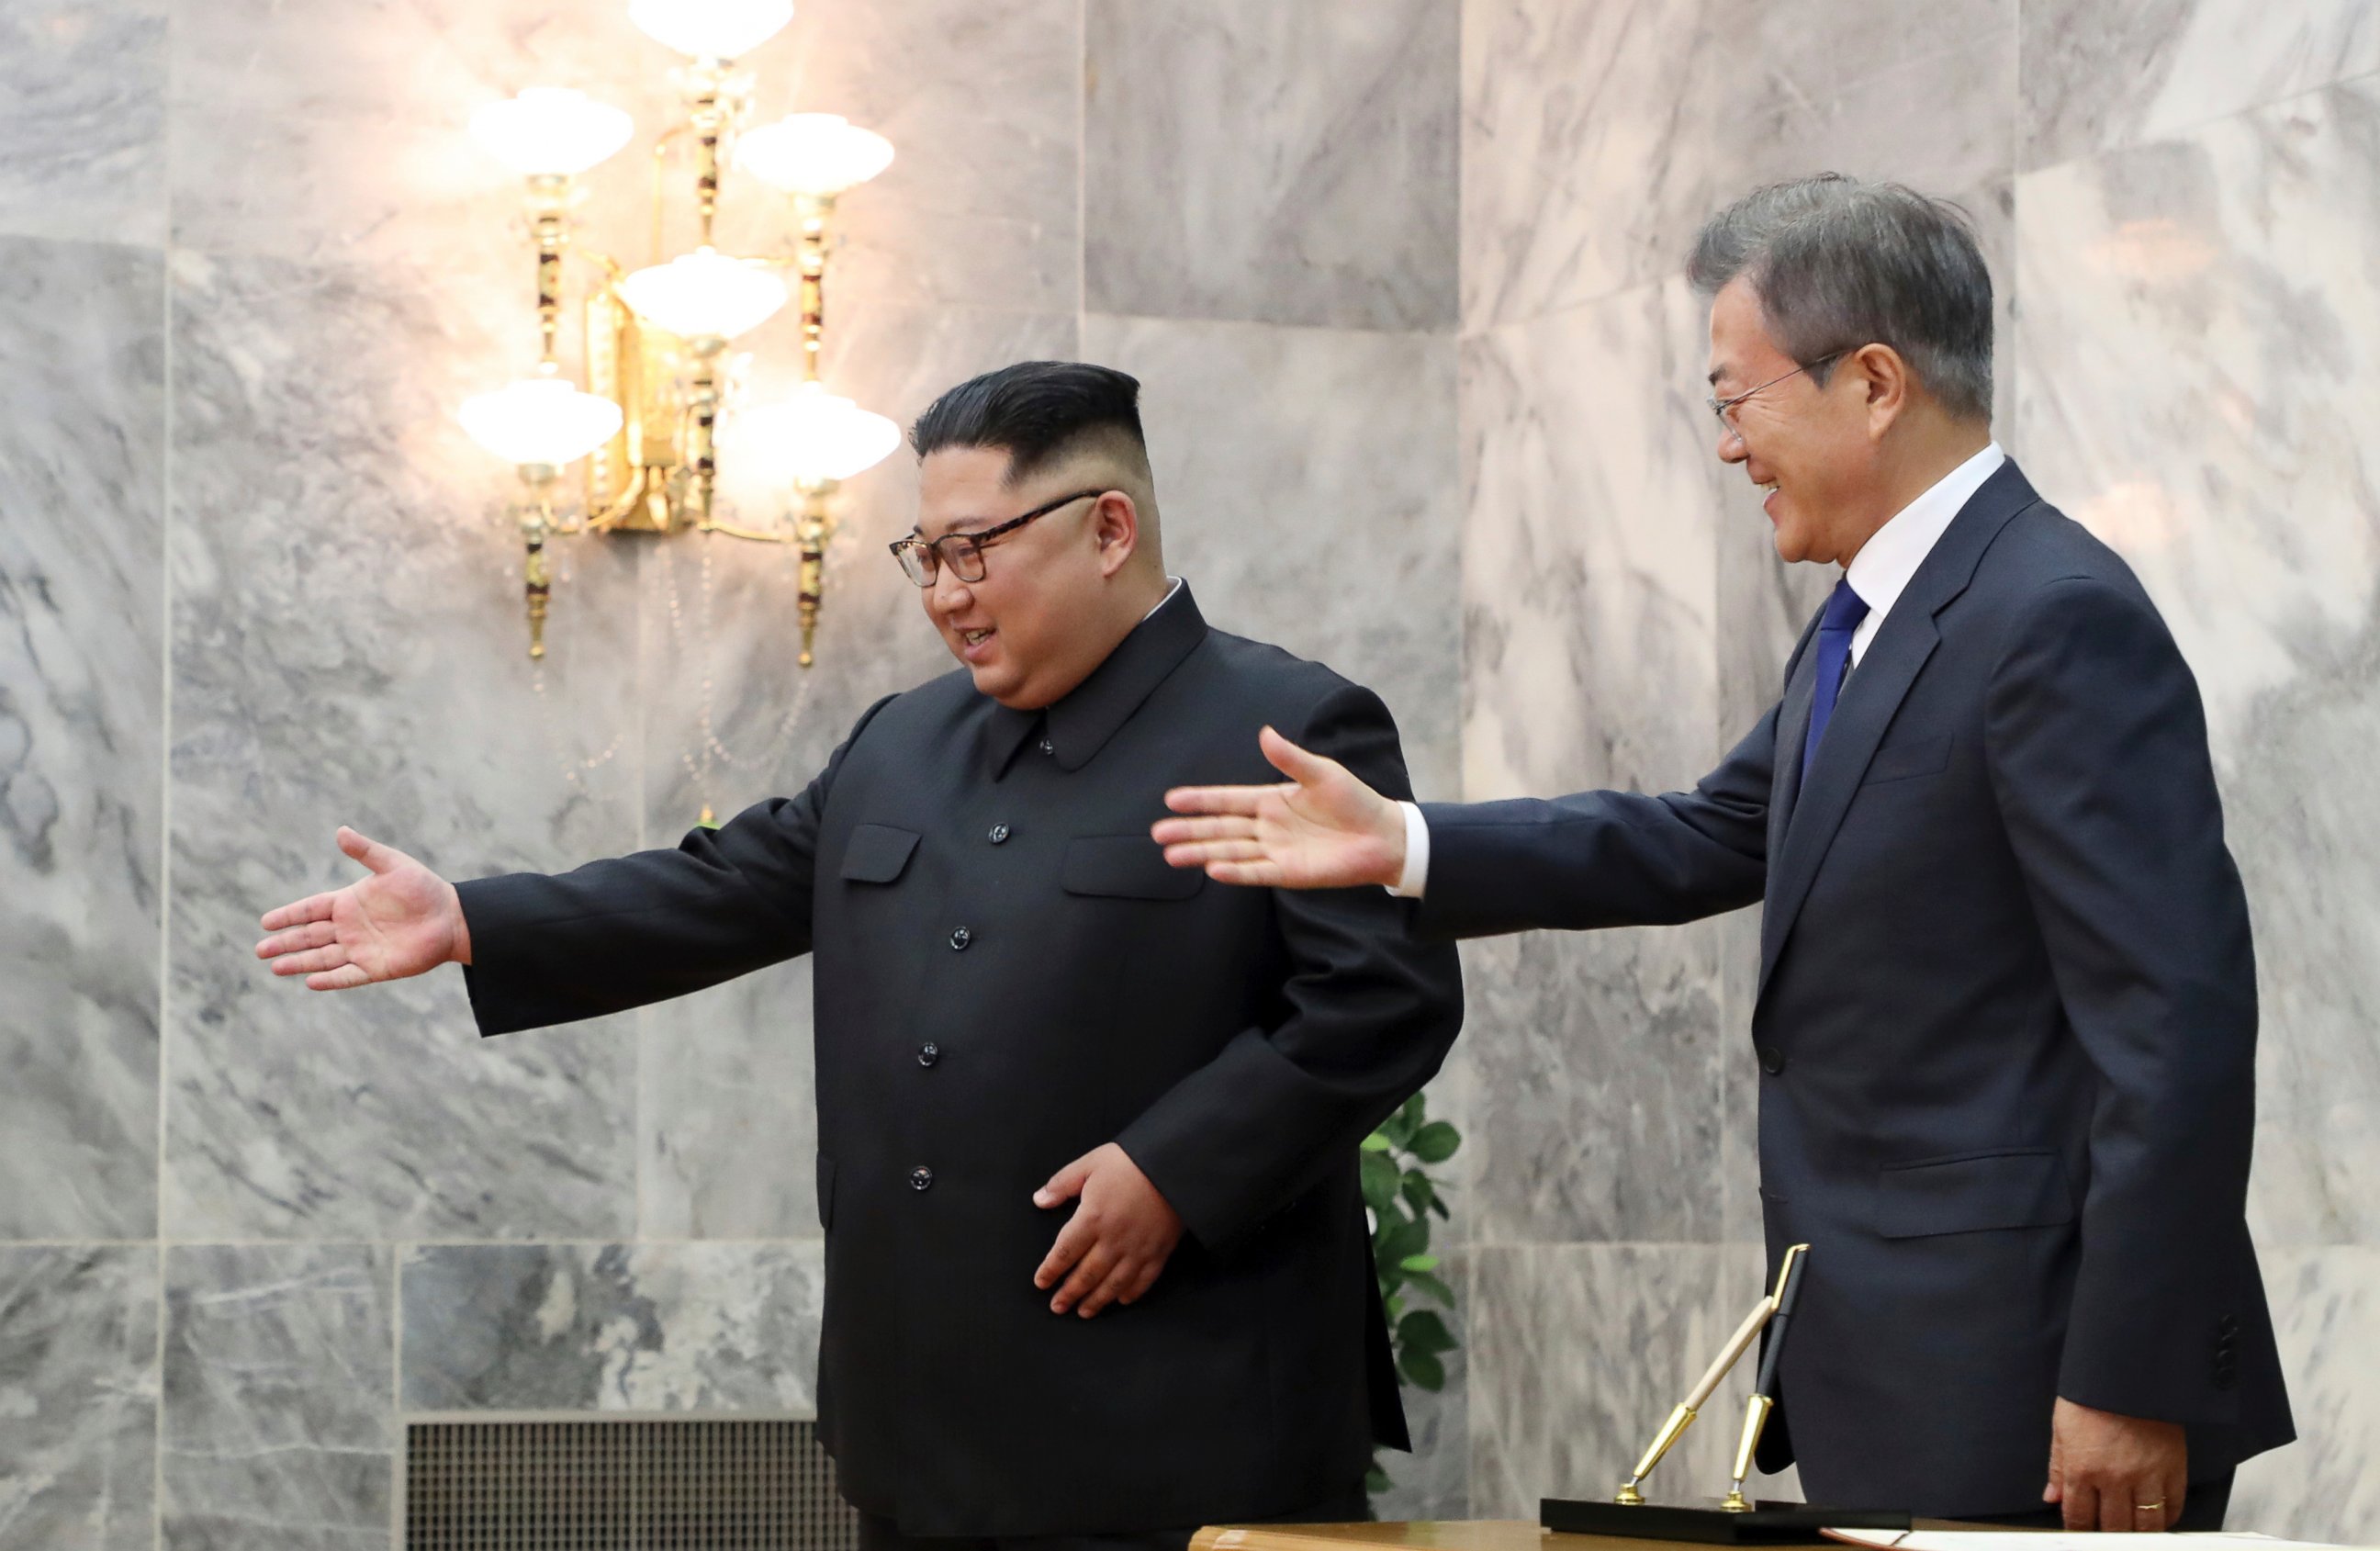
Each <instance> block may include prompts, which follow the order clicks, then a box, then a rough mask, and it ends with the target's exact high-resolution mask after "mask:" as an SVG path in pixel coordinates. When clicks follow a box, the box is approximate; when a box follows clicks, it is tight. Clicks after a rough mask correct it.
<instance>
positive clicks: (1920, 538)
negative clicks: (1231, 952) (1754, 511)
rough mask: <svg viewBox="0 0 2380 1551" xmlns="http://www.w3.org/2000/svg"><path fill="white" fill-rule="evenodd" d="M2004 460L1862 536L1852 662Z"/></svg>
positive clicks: (1424, 851) (1411, 818)
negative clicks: (1863, 607)
mask: <svg viewBox="0 0 2380 1551" xmlns="http://www.w3.org/2000/svg"><path fill="white" fill-rule="evenodd" d="M2007 461H2008V454H2006V453H2004V452H2002V451H2000V444H1999V443H1998V442H1990V443H1988V444H1987V445H1985V448H1984V450H1983V451H1982V452H1980V453H1977V454H1975V455H1974V456H1973V457H1971V458H1969V459H1968V460H1967V461H1966V462H1964V463H1962V464H1961V465H1960V466H1959V467H1956V468H1954V469H1952V470H1950V472H1949V473H1948V474H1945V475H1944V476H1942V478H1941V479H1937V480H1936V481H1935V482H1934V484H1933V485H1932V486H1931V487H1930V488H1928V489H1927V491H1925V494H1923V495H1921V496H1919V497H1918V498H1917V499H1916V500H1914V501H1913V502H1911V503H1909V504H1908V505H1906V506H1903V507H1902V508H1901V509H1900V511H1898V512H1896V513H1894V514H1893V515H1892V519H1891V520H1890V521H1889V522H1888V523H1886V524H1885V525H1884V526H1883V527H1879V528H1877V529H1876V531H1875V532H1874V533H1873V534H1871V535H1869V536H1868V541H1867V542H1866V543H1864V544H1862V545H1861V546H1860V551H1859V553H1857V554H1855V555H1853V556H1852V563H1851V564H1850V565H1849V566H1847V567H1846V568H1845V569H1844V572H1843V575H1845V576H1849V577H1850V578H1851V584H1852V591H1853V592H1856V593H1858V594H1859V595H1860V597H1861V599H1862V600H1864V601H1865V602H1866V604H1867V617H1866V618H1865V619H1863V620H1861V621H1860V624H1859V628H1858V629H1857V630H1854V631H1853V632H1852V666H1853V667H1857V666H1859V660H1860V659H1861V658H1862V657H1864V656H1865V655H1866V653H1867V644H1868V643H1869V642H1870V641H1873V640H1875V639H1876V630H1877V628H1878V627H1879V626H1881V625H1882V624H1884V616H1885V615H1887V614H1888V613H1890V612H1892V606H1893V604H1895V603H1897V602H1899V601H1900V595H1901V594H1902V593H1903V592H1905V591H1907V590H1908V588H1909V582H1910V578H1911V577H1913V576H1916V575H1917V568H1918V567H1919V566H1920V565H1922V564H1924V563H1925V557H1926V556H1927V555H1929V554H1931V553H1932V552H1933V551H1934V546H1935V544H1936V543H1937V542H1938V541H1939V540H1940V539H1941V537H1942V535H1943V533H1944V532H1946V531H1947V530H1948V529H1949V526H1950V519H1951V518H1953V517H1955V516H1957V515H1959V511H1960V508H1961V507H1963V506H1965V505H1966V504H1967V503H1968V502H1969V501H1970V500H1971V499H1973V496H1974V493H1975V492H1976V491H1979V490H1981V489H1983V488H1984V481H1985V480H1986V479H1990V478H1991V477H1992V476H1993V475H1994V474H1996V473H1998V471H1999V467H2000V465H2002V464H2004V463H2006V462H2007ZM1397 806H1399V807H1401V808H1403V810H1404V815H1405V866H1404V871H1403V873H1402V874H1400V875H1399V876H1398V878H1397V881H1396V885H1395V887H1393V888H1391V889H1390V891H1389V892H1390V893H1392V894H1397V895H1400V896H1402V897H1403V898H1405V899H1409V900H1417V899H1419V898H1421V896H1422V891H1423V890H1424V889H1425V888H1427V886H1428V883H1429V825H1428V823H1427V821H1426V820H1425V819H1424V818H1422V816H1421V806H1420V805H1419V804H1417V803H1399V804H1398V805H1397Z"/></svg>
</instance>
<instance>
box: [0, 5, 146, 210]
mask: <svg viewBox="0 0 2380 1551" xmlns="http://www.w3.org/2000/svg"><path fill="white" fill-rule="evenodd" d="M165 11H166V7H165V0H30V3H27V4H19V5H14V6H9V7H7V9H6V11H0V232H8V233H17V234H22V235H26V236H45V237H66V238H73V239H78V240H81V241H88V242H116V243H128V244H136V245H140V246H145V247H151V248H154V247H156V246H158V245H160V244H161V243H163V242H164V239H165Z"/></svg>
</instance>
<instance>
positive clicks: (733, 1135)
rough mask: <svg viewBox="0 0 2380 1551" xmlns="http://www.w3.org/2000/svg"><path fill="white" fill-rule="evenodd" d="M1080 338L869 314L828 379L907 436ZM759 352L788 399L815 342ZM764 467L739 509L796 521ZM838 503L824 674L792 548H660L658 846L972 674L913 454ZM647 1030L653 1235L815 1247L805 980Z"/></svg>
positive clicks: (1033, 320)
mask: <svg viewBox="0 0 2380 1551" xmlns="http://www.w3.org/2000/svg"><path fill="white" fill-rule="evenodd" d="M781 336H782V337H781ZM772 343H773V344H776V345H783V348H780V349H775V350H774V351H773V353H772V352H771V344H772ZM1075 343H1076V323H1075V315H1074V314H1072V313H1065V314H1050V313H1025V312H998V311H990V310H960V309H925V308H912V307H905V306H899V305H894V304H889V303H880V302H863V303H861V304H859V305H857V306H856V307H852V308H849V309H845V310H844V312H843V313H842V315H841V321H840V322H839V323H838V324H837V326H836V328H835V332H834V333H833V335H832V341H831V345H830V349H829V352H828V357H827V360H826V363H825V369H824V370H825V375H826V377H827V380H828V381H829V382H831V383H832V385H833V386H834V388H835V389H836V390H837V391H838V392H841V393H844V394H849V395H851V396H853V397H855V398H856V399H857V400H859V402H861V403H863V404H866V405H868V406H869V407H871V408H873V409H875V410H877V411H878V412H879V413H881V414H885V415H889V416H891V417H892V418H894V419H895V420H897V421H898V422H900V424H901V425H902V426H904V427H906V426H907V425H908V424H909V423H910V422H911V421H913V420H914V419H915V418H917V415H918V414H919V413H920V412H922V411H923V410H924V409H925V407H926V406H927V405H928V404H929V403H931V402H932V401H933V399H934V398H935V397H936V396H937V395H938V394H941V392H942V391H943V390H944V389H946V388H950V387H953V386H954V385H956V384H957V383H959V382H964V381H965V380H966V379H967V378H969V377H972V376H974V375H976V374H977V372H981V371H986V370H990V369H992V368H994V367H998V366H1005V365H1007V364H1009V363H1010V362H1012V361H1017V360H1030V359H1035V358H1041V357H1055V358H1066V357H1072V356H1073V355H1075ZM759 354H760V356H761V357H762V359H763V360H765V361H766V362H767V364H766V365H765V366H763V365H760V364H759V363H757V362H756V365H755V368H754V371H753V381H752V388H751V394H752V398H753V400H754V401H755V402H759V401H761V400H764V399H765V398H766V397H767V396H768V395H769V394H771V393H772V392H783V391H787V390H789V389H790V388H791V386H792V379H793V375H794V374H795V373H797V371H798V368H797V367H796V366H795V365H794V362H795V361H796V360H797V359H798V343H797V336H796V335H795V333H792V332H791V331H790V330H789V329H787V328H784V327H781V325H780V324H779V323H776V322H772V323H771V324H770V325H768V327H767V329H766V330H764V331H763V336H762V338H761V343H760V345H759ZM727 434H728V435H729V436H730V437H731V439H732V437H733V434H734V428H733V427H732V426H731V427H730V428H729V429H728V432H727ZM766 464H767V450H766V449H765V448H759V447H753V448H748V449H747V448H744V447H740V446H737V445H735V444H734V443H733V442H732V440H731V442H730V444H729V445H728V447H727V448H726V449H725V451H724V453H723V454H722V470H723V477H724V488H725V491H726V494H727V497H728V499H729V500H730V501H731V502H733V503H736V504H737V505H738V508H739V510H740V511H741V512H742V513H744V514H746V515H747V520H756V519H757V520H762V521H765V520H771V519H773V518H774V517H775V516H776V515H778V511H779V506H778V503H780V502H782V500H783V483H782V482H781V481H776V480H771V479H769V478H768V477H767V469H766ZM838 499H839V501H840V503H841V520H842V527H841V528H840V530H839V532H838V533H837V535H836V537H835V539H834V540H833V542H832V546H831V547H830V549H829V551H828V564H827V595H826V607H825V612H824V615H823V618H822V622H821V624H820V631H819V639H818V660H817V662H816V665H815V666H813V667H811V668H809V669H807V670H805V669H803V668H802V667H800V666H799V664H798V662H797V660H796V653H797V650H798V648H799V645H800V634H799V631H798V629H797V628H796V624H795V610H794V595H795V591H796V590H797V588H798V586H799V576H798V574H797V572H796V569H795V565H796V561H795V555H794V554H793V553H792V552H791V551H787V550H784V549H781V548H777V547H773V546H762V545H752V544H746V543H739V542H737V541H735V540H734V539H709V540H703V539H685V540H671V539H662V540H658V541H653V542H649V543H644V544H642V545H641V548H642V551H643V552H642V555H641V560H640V563H641V565H642V581H641V586H642V588H643V593H644V620H645V626H644V629H645V641H646V647H645V651H644V662H645V669H646V673H647V681H646V682H647V688H646V691H645V701H646V708H647V709H646V722H645V728H646V730H645V734H644V749H643V757H644V761H645V767H644V768H645V778H644V779H645V792H646V806H645V826H646V830H645V840H646V843H648V844H651V845H671V844H674V843H675V842H676V841H677V839H678V837H679V836H680V835H681V834H682V833H684V832H685V831H686V830H687V829H688V828H689V827H691V826H692V824H693V823H694V822H695V819H696V818H697V817H698V815H699V814H700V813H701V811H702V808H703V806H704V805H706V804H708V805H710V806H711V807H712V808H713V809H714V811H715V813H716V814H717V816H718V817H719V818H728V817H729V816H731V815H733V814H735V813H737V812H739V811H741V810H742V809H743V808H745V807H747V806H750V805H751V804H753V803H756V802H759V801H761V800H762V799H764V798H767V797H771V796H777V795H783V794H791V793H794V792H798V791H799V790H800V789H801V788H802V787H803V786H804V785H806V784H807V783H808V782H809V781H810V779H811V778H812V777H813V776H814V775H816V774H817V773H818V771H819V770H820V769H822V768H823V767H824V766H825V764H826V761H827V758H828V757H829V756H830V755H831V754H832V752H833V750H834V747H835V745H838V744H840V743H841V742H842V741H843V739H844V737H845V736H846V735H847V734H848V733H850V731H851V728H852V726H853V724H854V723H855V722H856V721H858V720H859V717H860V715H861V714H862V713H863V712H864V711H865V710H866V709H868V707H869V706H870V705H872V704H874V703H875V702H876V701H877V700H878V699H880V698H881V697H884V696H886V695H892V694H897V693H899V692H900V691H902V690H905V689H908V688H911V687H913V686H914V685H918V684H921V683H924V682H925V681H926V680H928V679H930V678H932V677H935V676H936V675H938V674H941V673H948V672H950V671H951V669H952V668H953V663H952V661H951V659H950V655H949V653H948V652H947V651H946V650H945V649H944V648H943V647H942V644H941V636H939V635H937V634H936V633H935V632H934V630H933V629H932V627H931V626H930V625H929V624H928V622H927V620H926V619H925V617H924V616H923V613H922V611H921V610H920V607H919V603H918V593H917V588H915V587H913V586H911V585H910V584H909V582H908V581H907V580H906V578H905V577H904V576H902V575H901V573H900V569H899V567H897V566H896V565H895V564H894V563H893V562H892V556H891V555H890V554H888V553H887V552H886V551H885V545H887V544H889V543H890V542H891V541H892V539H894V538H896V537H898V536H899V535H901V534H903V533H905V532H907V531H908V530H909V528H910V527H911V526H912V525H913V524H914V523H915V522H916V520H917V461H916V459H915V458H914V456H912V455H911V454H909V453H908V451H907V450H906V449H905V448H904V449H902V450H900V451H896V452H895V453H894V454H892V456H891V457H890V458H888V459H886V460H885V462H883V463H882V464H880V465H879V466H878V467H875V468H873V469H871V470H869V471H868V473H866V474H863V475H861V476H859V477H858V478H857V479H854V480H852V481H850V482H849V483H848V484H847V485H846V486H845V487H844V491H843V492H842V494H841V495H840V497H839V498H838ZM642 1027H643V1030H644V1032H643V1035H642V1036H641V1037H642V1042H643V1045H644V1048H645V1059H644V1065H643V1070H644V1079H643V1084H644V1085H643V1102H642V1103H641V1105H640V1106H639V1125H640V1129H641V1132H642V1142H641V1144H640V1145H641V1150H642V1153H643V1157H644V1194H643V1202H644V1206H643V1214H642V1218H641V1221H642V1224H643V1227H642V1231H643V1232H645V1233H646V1234H649V1235H654V1236H660V1237H697V1238H782V1237H807V1236H811V1235H815V1234H816V1233H817V1232H818V1213H817V1208H816V1195H815V1181H816V1178H817V1169H816V1162H815V1157H814V1155H815V1152H816V1145H817V1144H816V1137H817V1119H816V1109H815V1101H814V1099H813V1097H812V1093H811V1071H812V1060H811V1045H810V988H809V969H808V966H807V963H795V964H786V965H781V966H777V967H774V968H771V969H768V970H764V971H761V972H760V973H759V974H757V975H748V976H746V977H744V978H743V979H740V980H737V981H735V982H734V983H733V984H731V985H727V986H722V987H719V988H714V989H712V990H710V991H706V992H703V993H702V994H700V995H698V996H694V997H689V998H686V999H684V1000H679V1001H674V1002H671V1003H667V1004H664V1005H662V1006H659V1007H655V1008H652V1009H650V1010H649V1011H648V1012H646V1013H645V1014H644V1015H643V1024H642Z"/></svg>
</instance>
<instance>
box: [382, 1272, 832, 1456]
mask: <svg viewBox="0 0 2380 1551" xmlns="http://www.w3.org/2000/svg"><path fill="white" fill-rule="evenodd" d="M825 1275H826V1268H825V1258H824V1248H823V1245H821V1244H820V1243H818V1242H810V1243H806V1244H804V1243H795V1244H753V1243H707V1244H689V1243H676V1244H635V1245H617V1244H615V1245H609V1246H601V1247H599V1246H590V1245H543V1244H517V1245H428V1246H424V1247H421V1248H419V1249H416V1250H413V1251H411V1252H410V1253H409V1254H407V1258H406V1261H405V1266H404V1302H405V1350H404V1355H403V1372H404V1390H403V1394H404V1400H403V1403H404V1405H405V1407H406V1408H407V1409H408V1410H412V1411H434V1412H449V1411H633V1412H662V1411H765V1412H777V1413H783V1414H791V1415H795V1416H807V1415H810V1414H812V1413H813V1412H814V1411H815V1407H816V1400H815V1398H814V1397H815V1395H816V1392H817V1385H818V1336H819V1315H820V1309H821V1307H822V1299H823V1295H824V1290H825Z"/></svg>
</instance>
